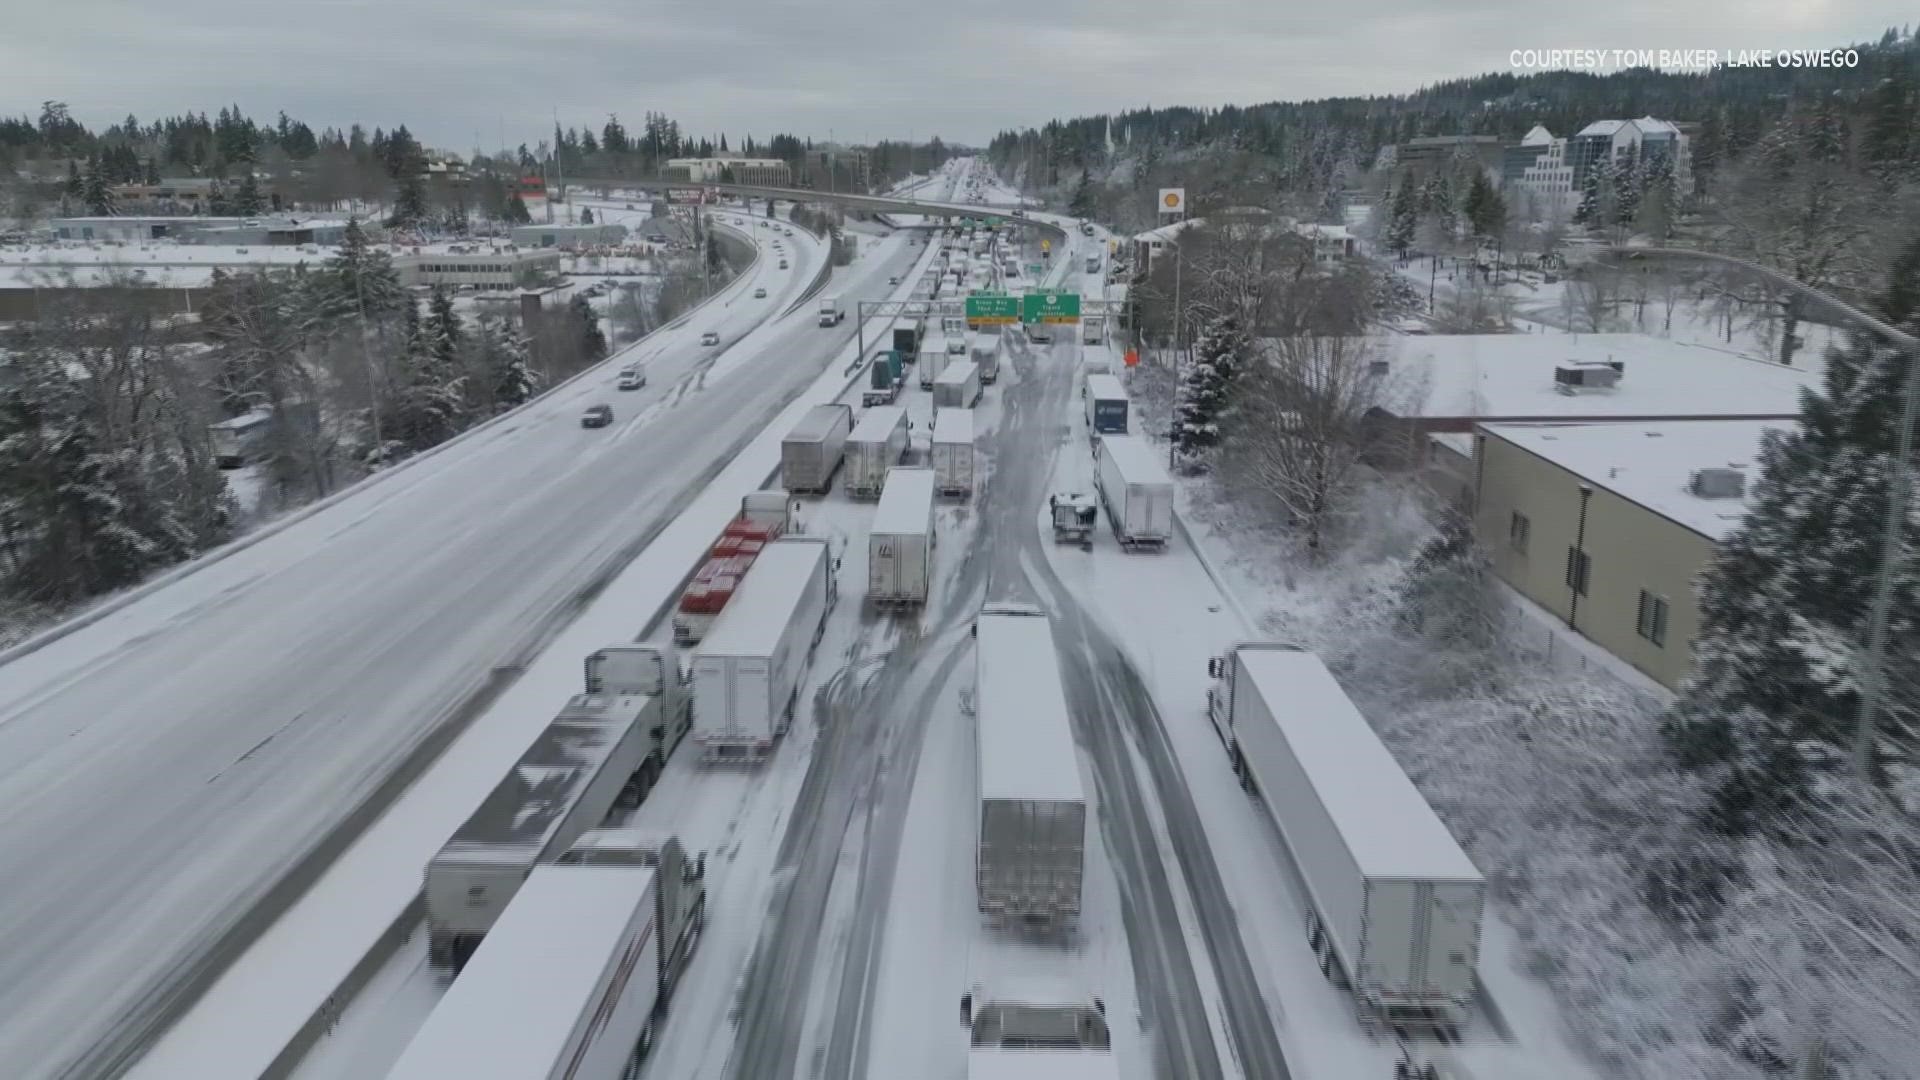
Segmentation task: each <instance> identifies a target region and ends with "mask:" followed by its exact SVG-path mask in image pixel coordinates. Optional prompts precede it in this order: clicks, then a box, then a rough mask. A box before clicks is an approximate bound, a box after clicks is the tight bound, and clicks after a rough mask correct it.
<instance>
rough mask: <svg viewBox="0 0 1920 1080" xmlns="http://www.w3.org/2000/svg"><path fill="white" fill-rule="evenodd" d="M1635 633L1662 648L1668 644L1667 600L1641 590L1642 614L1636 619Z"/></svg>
mask: <svg viewBox="0 0 1920 1080" xmlns="http://www.w3.org/2000/svg"><path fill="white" fill-rule="evenodd" d="M1634 631H1635V632H1636V633H1638V634H1639V635H1640V636H1641V637H1643V638H1646V639H1647V640H1648V641H1651V642H1653V643H1654V644H1655V645H1658V646H1660V647H1662V648H1665V647H1666V644H1667V598H1666V597H1664V596H1655V595H1653V594H1652V593H1650V592H1648V591H1647V590H1645V589H1641V590H1640V614H1639V615H1638V616H1636V617H1635V619H1634Z"/></svg>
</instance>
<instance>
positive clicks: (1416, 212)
mask: <svg viewBox="0 0 1920 1080" xmlns="http://www.w3.org/2000/svg"><path fill="white" fill-rule="evenodd" d="M1392 205H1393V217H1392V219H1391V220H1390V221H1389V222H1388V224H1387V246H1388V247H1390V248H1392V249H1393V250H1394V251H1395V252H1397V253H1398V254H1399V255H1400V256H1401V257H1403V258H1404V257H1405V256H1406V254H1407V250H1408V249H1409V248H1411V247H1413V238H1414V234H1415V233H1416V232H1418V231H1419V228H1420V201H1419V199H1418V197H1417V196H1416V194H1415V192H1414V190H1413V181H1412V180H1404V181H1402V182H1401V184H1400V187H1399V189H1398V190H1396V191H1395V192H1394V193H1393V204H1392Z"/></svg>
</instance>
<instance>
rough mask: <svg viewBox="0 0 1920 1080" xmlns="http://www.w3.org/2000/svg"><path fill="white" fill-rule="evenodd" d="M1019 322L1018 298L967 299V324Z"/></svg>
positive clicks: (988, 324)
mask: <svg viewBox="0 0 1920 1080" xmlns="http://www.w3.org/2000/svg"><path fill="white" fill-rule="evenodd" d="M1075 299H1076V300H1077V299H1078V298H1077V297H1076V298H1075ZM1019 321H1020V298H1019V297H1017V296H969V297H967V322H969V323H977V324H979V325H981V326H1002V325H1005V324H1008V323H1016V322H1019Z"/></svg>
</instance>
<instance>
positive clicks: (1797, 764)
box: [1667, 238, 1920, 834]
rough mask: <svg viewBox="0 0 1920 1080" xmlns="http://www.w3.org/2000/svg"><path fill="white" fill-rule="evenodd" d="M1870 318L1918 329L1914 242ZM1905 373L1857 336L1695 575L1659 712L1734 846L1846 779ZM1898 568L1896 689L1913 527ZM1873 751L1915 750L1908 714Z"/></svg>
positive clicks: (1833, 355) (1911, 660)
mask: <svg viewBox="0 0 1920 1080" xmlns="http://www.w3.org/2000/svg"><path fill="white" fill-rule="evenodd" d="M1890 280H1891V285H1890V286H1889V288H1888V289H1887V290H1886V293H1885V295H1884V296H1883V297H1882V298H1881V301H1880V303H1879V305H1878V307H1879V308H1880V309H1881V316H1882V317H1883V318H1884V319H1886V320H1887V321H1888V322H1891V323H1895V324H1904V325H1905V326H1907V327H1910V328H1914V329H1920V238H1916V240H1915V241H1913V242H1912V243H1910V244H1909V246H1908V247H1907V249H1906V250H1905V251H1904V252H1903V254H1902V256H1901V257H1900V258H1899V259H1898V260H1897V261H1896V263H1895V265H1894V267H1893V272H1892V274H1891V275H1890ZM1907 363H1908V361H1907V360H1906V359H1905V358H1904V357H1902V355H1901V354H1900V352H1899V350H1897V349H1896V348H1894V347H1893V346H1892V345H1890V344H1887V343H1885V342H1882V341H1879V340H1877V339H1875V338H1873V337H1872V336H1870V335H1866V334H1856V335H1854V337H1853V339H1852V340H1851V342H1850V343H1849V344H1848V345H1847V347H1846V348H1844V349H1838V348H1836V349H1834V350H1831V351H1830V353H1829V355H1828V361H1827V370H1826V380H1825V385H1824V387H1823V389H1822V391H1821V392H1819V393H1817V394H1808V395H1807V397H1806V400H1805V403H1804V405H1803V407H1802V409H1801V417H1800V424H1799V426H1798V428H1797V429H1796V430H1793V431H1791V432H1784V433H1778V434H1776V435H1774V436H1773V437H1771V438H1769V439H1768V440H1767V442H1766V444H1765V446H1764V448H1763V450H1762V452H1761V456H1760V462H1759V464H1760V469H1759V476H1758V478H1757V483H1756V484H1755V487H1754V490H1753V492H1752V494H1751V497H1750V499H1749V503H1748V510H1747V513H1746V516H1745V518H1744V519H1743V521H1742V524H1741V526H1740V527H1739V528H1738V529H1736V530H1735V531H1734V532H1733V534H1732V535H1730V536H1729V537H1727V539H1726V540H1724V541H1722V542H1721V544H1720V546H1719V549H1718V551H1717V552H1716V554H1715V555H1714V558H1713V559H1712V561H1711V562H1710V563H1709V564H1708V566H1707V568H1706V570H1705V571H1704V572H1703V574H1702V575H1701V578H1700V580H1699V584H1698V586H1697V592H1698V596H1699V600H1700V629H1699V631H1698V633H1697V635H1696V636H1695V639H1694V643H1693V673H1692V675H1691V676H1690V677H1689V678H1688V680H1687V682H1686V684H1685V685H1684V686H1683V687H1682V689H1681V694H1680V697H1679V700H1678V701H1677V702H1676V703H1675V705H1674V707H1673V709H1672V710H1671V711H1670V712H1669V715H1668V718H1667V732H1668V736H1669V738H1670V739H1671V741H1672V743H1673V745H1674V747H1675V749H1676V751H1677V752H1678V754H1679V756H1680V759H1681V760H1682V761H1683V762H1685V763H1686V764H1688V765H1690V766H1694V767H1697V768H1702V769H1705V770H1708V771H1709V773H1710V775H1712V776H1713V777H1714V782H1715V797H1714V801H1713V805H1712V808H1711V817H1710V821H1709V824H1711V825H1712V826H1713V827H1715V828H1717V829H1719V830H1721V831H1723V832H1727V833H1733V834H1741V833H1747V832H1751V831H1756V830H1766V829H1769V828H1772V827H1776V826H1778V825H1779V823H1780V822H1781V821H1782V816H1783V815H1784V814H1787V813H1788V812H1790V811H1791V810H1792V809H1793V808H1794V807H1795V806H1796V805H1802V804H1804V803H1805V801H1806V800H1808V799H1809V798H1810V797H1812V796H1813V795H1814V793H1815V791H1816V789H1817V788H1818V787H1819V786H1820V781H1821V779H1822V777H1823V776H1826V775H1831V774H1833V773H1836V772H1838V771H1840V770H1842V769H1844V768H1845V759H1846V750H1847V747H1848V745H1849V741H1850V739H1851V728H1852V724H1853V721H1854V717H1855V715H1856V711H1857V709H1858V706H1859V699H1858V693H1857V686H1856V680H1857V679H1858V677H1859V670H1860V663H1861V659H1862V657H1861V652H1862V648H1863V643H1864V641H1865V637H1866V633H1865V628H1866V620H1867V608H1868V601H1869V596H1870V591H1871V589H1872V588H1873V582H1874V579H1875V575H1876V572H1877V570H1878V568H1879V563H1880V542H1881V537H1882V535H1883V530H1884V523H1885V517H1886V511H1887V498H1888V492H1889V490H1890V486H1891V485H1890V478H1891V475H1892V466H1893V458H1894V452H1895V447H1896V445H1897V443H1896V440H1897V437H1898V428H1899V417H1900V404H1901V391H1902V387H1903V383H1904V380H1905V377H1906V366H1907ZM1903 545H1904V546H1903V548H1902V550H1901V552H1899V553H1898V555H1897V558H1896V561H1895V563H1894V566H1895V570H1894V573H1895V575H1896V576H1895V580H1894V591H1893V596H1894V607H1893V611H1892V618H1891V620H1890V626H1891V627H1892V628H1893V629H1892V632H1891V637H1890V640H1889V642H1888V647H1887V650H1886V653H1885V656H1886V663H1887V669H1888V670H1887V677H1888V680H1889V683H1890V684H1892V685H1908V686H1910V685H1912V684H1913V682H1912V680H1914V679H1915V678H1916V677H1920V560H1917V559H1916V555H1917V554H1920V545H1917V544H1916V536H1915V533H1914V530H1913V529H1912V528H1911V526H1910V527H1909V529H1908V531H1907V533H1906V535H1905V537H1904V540H1903ZM1885 719H1886V722H1887V724H1888V726H1889V727H1892V728H1896V729H1898V734H1897V735H1894V734H1892V733H1891V732H1888V731H1886V730H1884V729H1883V732H1882V738H1881V740H1880V745H1881V746H1882V747H1885V746H1890V745H1904V746H1908V747H1911V746H1912V745H1913V740H1914V737H1915V735H1916V734H1920V732H1917V731H1916V730H1915V720H1914V717H1913V714H1912V713H1911V712H1910V711H1905V710H1897V711H1893V712H1892V714H1891V715H1889V716H1887V717H1886V718H1885Z"/></svg>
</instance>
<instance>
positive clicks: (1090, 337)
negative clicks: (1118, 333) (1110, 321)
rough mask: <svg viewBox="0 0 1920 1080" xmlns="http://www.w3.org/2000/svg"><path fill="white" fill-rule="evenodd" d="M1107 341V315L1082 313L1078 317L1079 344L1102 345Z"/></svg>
mask: <svg viewBox="0 0 1920 1080" xmlns="http://www.w3.org/2000/svg"><path fill="white" fill-rule="evenodd" d="M1106 341H1107V317H1106V316H1105V315H1083V316H1081V317H1080V344H1082V345H1104V344H1106Z"/></svg>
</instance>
